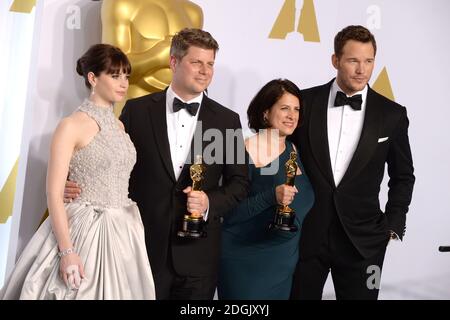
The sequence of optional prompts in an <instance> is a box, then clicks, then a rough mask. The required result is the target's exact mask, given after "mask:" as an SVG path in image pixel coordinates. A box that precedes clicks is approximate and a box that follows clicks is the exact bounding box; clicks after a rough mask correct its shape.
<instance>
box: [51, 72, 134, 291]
mask: <svg viewBox="0 0 450 320" xmlns="http://www.w3.org/2000/svg"><path fill="white" fill-rule="evenodd" d="M88 79H89V83H90V84H91V86H92V87H93V88H95V94H93V95H91V96H90V100H91V101H92V102H93V103H94V104H95V105H97V106H99V107H102V106H104V107H108V106H110V105H111V104H112V103H115V102H118V101H120V100H122V99H123V97H125V95H126V91H127V89H128V75H127V74H124V73H123V72H122V73H120V74H106V73H104V72H103V73H101V74H100V75H99V76H98V77H96V76H95V75H94V74H93V73H92V72H90V73H89V74H88ZM117 124H118V127H119V128H122V130H123V124H122V123H121V122H120V121H117ZM98 131H99V127H98V125H97V123H96V122H95V121H94V120H93V119H92V118H90V117H89V116H88V115H87V114H85V113H84V112H75V113H73V114H72V115H70V116H68V117H66V118H64V119H62V120H61V122H60V123H59V124H58V126H57V128H56V130H55V132H54V134H53V137H52V142H51V147H50V157H49V161H48V168H47V206H48V209H49V216H50V221H51V224H52V229H53V233H54V235H55V237H56V241H57V243H58V248H59V251H64V250H67V249H69V248H73V243H72V240H71V239H70V233H69V223H68V219H67V213H66V211H65V208H64V202H65V198H66V196H67V190H65V185H66V180H67V176H68V173H69V163H70V160H71V158H72V155H73V153H74V152H76V151H77V150H80V149H82V148H83V147H85V146H86V145H88V144H89V142H90V141H91V140H92V139H93V138H94V136H95V135H96V134H97V133H98ZM75 192H76V194H79V192H80V190H79V189H78V188H76V190H75ZM66 202H68V201H66ZM69 266H76V267H77V268H78V271H79V274H80V277H81V278H82V279H83V278H85V273H84V268H83V264H82V261H81V259H80V257H79V255H78V254H77V253H76V252H73V253H69V254H67V255H65V256H62V257H61V260H60V267H59V271H60V276H61V278H62V279H63V280H64V282H65V283H66V285H67V284H68V274H67V268H68V267H69ZM78 286H79V283H78V285H77V286H76V287H78Z"/></svg>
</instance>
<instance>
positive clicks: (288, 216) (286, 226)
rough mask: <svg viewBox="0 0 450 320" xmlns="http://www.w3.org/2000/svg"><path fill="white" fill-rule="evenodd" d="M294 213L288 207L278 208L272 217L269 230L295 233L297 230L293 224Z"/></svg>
mask: <svg viewBox="0 0 450 320" xmlns="http://www.w3.org/2000/svg"><path fill="white" fill-rule="evenodd" d="M294 221H295V212H294V210H292V209H291V208H289V206H279V207H278V209H277V212H276V214H275V217H274V221H273V223H272V224H271V225H270V228H271V229H277V230H282V231H290V232H297V230H298V228H297V226H296V225H295V224H294Z"/></svg>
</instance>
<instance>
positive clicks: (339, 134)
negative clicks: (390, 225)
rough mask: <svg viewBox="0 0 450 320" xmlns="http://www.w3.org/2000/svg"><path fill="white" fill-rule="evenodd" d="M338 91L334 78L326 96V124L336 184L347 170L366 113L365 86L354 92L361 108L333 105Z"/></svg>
mask: <svg viewBox="0 0 450 320" xmlns="http://www.w3.org/2000/svg"><path fill="white" fill-rule="evenodd" d="M338 91H342V92H343V90H341V89H340V88H339V85H338V84H337V82H336V80H334V82H333V85H332V86H331V90H330V96H329V98H328V111H327V125H328V146H329V148H330V160H331V169H332V171H333V177H334V183H335V185H336V186H338V185H339V183H340V182H341V180H342V177H343V176H344V174H345V172H346V171H347V169H348V166H349V164H350V161H351V160H352V158H353V154H354V153H355V150H356V147H357V146H358V142H359V138H360V137H361V132H362V128H363V124H364V115H365V113H366V97H367V86H366V87H365V88H364V89H363V90H362V91H359V92H356V93H355V94H361V95H362V104H361V110H353V109H352V107H350V106H349V105H345V106H339V107H335V106H334V100H335V98H336V93H337V92H338Z"/></svg>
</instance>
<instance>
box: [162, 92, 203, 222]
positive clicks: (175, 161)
mask: <svg viewBox="0 0 450 320" xmlns="http://www.w3.org/2000/svg"><path fill="white" fill-rule="evenodd" d="M175 97H176V98H178V99H180V100H181V101H183V102H185V103H193V102H197V103H199V108H198V110H197V114H196V115H195V116H193V115H191V114H190V113H189V112H188V111H187V110H186V109H181V110H180V111H178V112H174V111H173V100H174V98H175ZM202 101H203V93H202V94H200V95H198V96H197V97H195V98H194V99H191V100H189V101H184V100H183V99H181V98H180V97H179V96H178V95H177V94H176V93H175V92H174V91H173V89H172V86H169V88H168V89H167V93H166V121H167V136H168V138H169V146H170V158H171V159H172V165H173V172H174V174H175V179H177V180H178V178H179V177H180V174H181V171H182V170H183V166H184V164H185V162H186V159H187V157H188V155H189V152H190V151H191V143H192V137H193V136H194V132H195V129H196V127H197V120H198V115H199V114H200V108H201V105H202ZM208 212H209V206H208V208H207V210H206V212H205V214H204V216H203V220H205V221H206V220H207V219H208Z"/></svg>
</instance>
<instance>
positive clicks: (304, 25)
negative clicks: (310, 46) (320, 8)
mask: <svg viewBox="0 0 450 320" xmlns="http://www.w3.org/2000/svg"><path fill="white" fill-rule="evenodd" d="M295 3H296V0H285V1H284V4H283V7H282V8H281V10H280V13H279V14H278V17H277V19H276V21H275V23H274V25H273V27H272V30H271V31H270V34H269V38H270V39H286V36H287V35H288V34H289V33H292V32H298V33H301V34H302V35H303V39H304V40H305V41H308V42H320V35H319V29H318V27H317V18H316V10H315V8H314V2H313V0H304V1H303V7H302V8H301V10H300V17H299V21H298V25H297V30H295V22H296V16H297V8H296V5H295Z"/></svg>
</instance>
